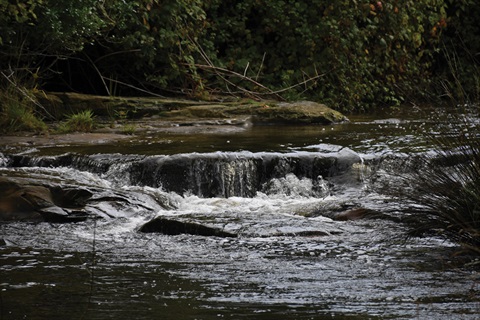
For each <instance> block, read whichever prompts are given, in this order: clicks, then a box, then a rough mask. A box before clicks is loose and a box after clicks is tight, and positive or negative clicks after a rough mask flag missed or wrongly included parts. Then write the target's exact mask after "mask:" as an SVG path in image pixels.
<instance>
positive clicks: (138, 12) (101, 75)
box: [0, 0, 480, 111]
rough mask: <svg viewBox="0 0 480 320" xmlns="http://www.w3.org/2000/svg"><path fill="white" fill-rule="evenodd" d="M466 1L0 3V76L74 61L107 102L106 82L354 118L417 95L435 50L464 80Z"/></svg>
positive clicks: (473, 31)
mask: <svg viewBox="0 0 480 320" xmlns="http://www.w3.org/2000/svg"><path fill="white" fill-rule="evenodd" d="M474 2H475V1H473V0H459V1H453V0H402V1H400V0H391V1H372V0H341V1H326V0H307V1H299V0H275V1H267V0H242V1H221V0H209V1H201V0H179V1H164V0H133V1H124V0H106V1H97V0H79V1H73V0H67V1H64V0H23V1H22V0H16V1H10V0H0V10H1V11H2V12H4V13H5V14H3V15H1V16H0V30H1V32H0V37H1V38H0V49H1V50H0V56H1V58H2V59H1V60H0V69H2V70H6V69H10V68H11V69H13V70H14V71H16V72H25V73H28V74H30V76H31V78H32V80H33V81H32V84H31V85H32V86H34V85H36V84H37V83H38V81H39V80H43V81H48V77H47V75H48V72H47V73H46V71H55V72H56V74H62V73H63V74H66V73H68V72H74V71H72V69H71V68H72V65H74V64H78V65H77V68H79V69H80V70H84V69H85V66H87V67H88V68H90V69H89V71H88V72H85V79H84V81H83V82H89V81H92V85H95V86H97V87H100V88H101V89H102V90H103V92H104V93H107V94H112V92H111V90H112V84H114V85H115V91H116V92H115V94H128V93H132V92H136V93H138V92H151V91H154V92H174V93H180V94H189V95H191V96H194V97H202V98H205V97H208V96H209V93H233V94H236V93H241V94H247V95H248V94H250V93H258V95H257V96H260V97H262V96H266V95H267V94H269V95H270V97H271V96H272V93H274V94H273V96H275V97H278V96H282V97H283V98H290V99H291V98H293V99H298V98H309V99H314V100H319V101H322V102H325V103H329V104H330V105H331V106H333V107H336V108H337V109H341V110H343V111H359V110H365V109H368V108H370V107H372V106H374V105H395V104H399V103H401V102H402V101H403V100H405V99H406V98H410V97H411V96H414V97H418V96H419V95H421V94H422V92H427V91H428V89H429V87H430V85H431V80H432V79H433V77H432V76H433V74H434V72H437V71H438V70H441V69H442V60H441V57H442V55H441V51H442V50H441V49H442V45H443V44H442V43H444V44H445V48H446V51H448V52H451V51H454V50H457V49H458V48H459V45H458V44H459V43H461V44H462V46H463V47H465V48H466V50H464V52H465V53H464V54H463V53H462V54H459V55H458V57H459V62H461V66H462V67H461V68H459V74H460V75H461V76H465V77H467V78H469V79H470V77H469V76H468V67H465V66H469V65H472V63H471V62H472V61H476V59H477V56H478V52H479V50H480V48H479V43H480V41H477V39H478V36H477V35H478V34H480V33H479V30H478V28H479V27H478V24H477V23H476V21H478V19H479V18H480V12H479V10H480V9H478V8H479V7H478V6H476V5H475V3H474ZM458 39H461V41H458ZM72 55H74V56H73V58H72V59H69V57H72ZM466 58H469V59H470V60H469V62H466V61H467V59H466ZM65 59H67V60H66V61H67V62H65ZM473 65H475V66H478V63H476V62H475V63H473ZM78 71H79V70H77V72H78ZM90 71H92V72H90ZM50 74H52V72H51V73H50ZM53 74H55V73H53ZM64 78H66V79H67V80H68V79H71V75H65V77H64ZM93 78H95V79H97V81H96V82H94V81H93V80H92V79H93ZM68 81H71V80H68ZM470 82H471V84H470V85H469V86H468V87H472V88H474V87H475V86H477V87H478V79H472V81H470ZM69 84H70V85H72V86H75V84H73V82H69ZM132 88H135V90H137V91H132ZM78 89H79V90H82V88H78ZM138 90H141V91H138ZM100 91H101V90H100Z"/></svg>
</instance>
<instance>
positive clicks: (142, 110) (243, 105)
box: [38, 93, 348, 124]
mask: <svg viewBox="0 0 480 320" xmlns="http://www.w3.org/2000/svg"><path fill="white" fill-rule="evenodd" d="M38 99H39V101H40V103H41V104H42V106H43V107H44V108H45V109H46V110H47V111H48V112H49V113H50V114H52V115H54V117H55V118H56V119H61V118H63V117H64V116H65V115H69V114H74V113H78V112H83V111H85V110H92V111H93V113H94V114H95V115H96V116H104V117H110V118H141V117H145V116H152V115H157V116H160V118H162V119H164V120H175V121H181V120H184V119H187V120H189V121H191V120H192V119H199V120H205V119H235V118H239V117H242V118H243V117H251V121H252V122H253V123H282V124H331V123H338V122H343V121H348V119H347V118H346V117H345V116H344V115H343V114H341V113H340V112H338V111H335V110H333V109H331V108H329V107H327V106H325V105H324V104H320V103H316V102H311V101H300V102H293V103H287V102H282V103H279V102H276V101H261V102H257V101H248V100H238V101H228V102H224V103H221V104H219V103H218V102H205V101H203V102H199V101H193V100H182V99H166V98H152V97H149V98H146V97H139V98H130V97H128V98H127V97H104V96H94V95H85V94H78V93H49V94H45V93H41V94H39V95H38Z"/></svg>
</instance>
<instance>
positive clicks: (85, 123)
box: [58, 110, 95, 133]
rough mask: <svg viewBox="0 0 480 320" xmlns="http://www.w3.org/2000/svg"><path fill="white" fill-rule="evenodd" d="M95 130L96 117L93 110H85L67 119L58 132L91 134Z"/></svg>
mask: <svg viewBox="0 0 480 320" xmlns="http://www.w3.org/2000/svg"><path fill="white" fill-rule="evenodd" d="M94 128H95V116H94V114H93V111H92V110H85V111H81V112H78V113H75V114H72V115H70V116H68V117H67V119H66V120H65V121H64V122H63V123H61V124H60V126H59V128H58V131H60V132H62V133H67V132H91V131H92V130H93V129H94Z"/></svg>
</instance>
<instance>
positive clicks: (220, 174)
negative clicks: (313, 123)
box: [9, 148, 363, 198]
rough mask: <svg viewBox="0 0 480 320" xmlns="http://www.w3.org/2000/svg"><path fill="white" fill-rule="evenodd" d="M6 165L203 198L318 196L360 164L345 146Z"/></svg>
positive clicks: (67, 157)
mask: <svg viewBox="0 0 480 320" xmlns="http://www.w3.org/2000/svg"><path fill="white" fill-rule="evenodd" d="M9 163H10V164H9V165H10V166H12V167H19V166H30V167H34V166H38V167H71V168H75V169H77V170H81V171H89V172H92V173H95V174H98V175H100V176H101V177H102V178H103V179H106V180H108V181H110V182H112V183H113V185H115V186H128V185H138V186H149V187H153V188H161V189H163V190H164V191H166V192H175V193H177V194H180V195H183V194H194V195H198V196H200V197H203V198H209V197H223V198H228V197H232V196H238V197H247V198H249V197H250V198H251V197H254V196H255V195H256V194H257V192H265V193H270V194H271V193H274V192H278V193H280V194H289V195H295V194H297V195H300V196H315V197H324V196H325V195H328V193H329V188H328V183H331V181H333V180H336V179H337V180H338V179H339V177H342V179H340V180H338V181H340V183H344V182H345V181H350V182H351V180H352V179H355V177H354V176H355V171H357V172H358V168H363V164H362V159H361V157H360V156H359V155H358V154H356V153H355V152H353V151H351V150H349V149H348V148H343V149H340V151H338V152H337V151H336V152H329V153H325V152H291V153H273V152H271V153H269V152H260V153H252V152H213V153H188V154H176V155H171V156H166V155H158V156H138V155H120V154H102V155H90V156H81V155H75V154H64V155H61V156H57V157H29V156H13V157H11V161H9ZM362 170H363V169H362ZM352 173H354V174H353V175H352Z"/></svg>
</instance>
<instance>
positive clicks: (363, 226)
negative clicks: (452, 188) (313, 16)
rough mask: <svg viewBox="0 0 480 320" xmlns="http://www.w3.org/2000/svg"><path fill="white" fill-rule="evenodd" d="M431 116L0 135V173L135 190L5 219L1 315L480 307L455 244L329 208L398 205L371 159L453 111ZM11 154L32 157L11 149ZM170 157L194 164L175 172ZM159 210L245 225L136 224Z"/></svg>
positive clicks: (242, 315) (320, 313) (397, 208)
mask: <svg viewBox="0 0 480 320" xmlns="http://www.w3.org/2000/svg"><path fill="white" fill-rule="evenodd" d="M434 118H435V117H434ZM431 119H432V116H431V114H430V113H425V112H423V111H420V110H417V109H415V108H413V107H412V109H411V110H408V111H407V112H404V113H395V114H377V115H368V116H366V115H365V116H353V117H351V120H352V121H351V122H350V123H347V124H339V125H333V126H302V127H289V126H281V127H279V126H253V127H251V126H248V127H235V126H232V127H230V126H224V127H222V128H220V129H218V128H213V129H212V128H211V127H205V128H187V129H184V130H183V131H182V130H177V129H176V128H172V129H171V130H167V131H164V132H161V133H158V132H154V131H152V132H145V133H143V134H142V135H139V136H136V137H132V138H131V139H130V140H127V141H122V142H121V143H120V142H117V143H105V144H102V145H85V144H80V145H56V146H51V145H50V146H46V147H41V146H6V147H3V148H4V150H3V156H2V157H0V164H1V166H0V175H2V176H7V177H28V178H29V179H34V180H37V181H41V180H48V181H51V182H55V183H59V184H65V185H77V186H85V187H88V188H95V189H96V190H100V189H101V190H108V191H109V192H115V193H116V194H121V195H122V196H124V197H126V198H128V199H130V203H132V205H131V206H128V207H125V206H123V207H116V206H115V205H111V204H105V205H104V206H103V207H92V208H91V210H92V211H95V213H96V214H98V215H99V216H101V217H102V218H101V219H89V220H87V221H84V222H78V223H72V224H53V223H3V224H0V239H4V241H5V245H3V246H0V254H1V255H0V290H1V292H0V294H1V295H0V309H1V310H0V319H1V320H7V319H8V320H10V319H12V320H13V319H15V320H16V319H478V318H479V316H480V302H479V301H480V296H479V290H480V288H479V282H480V276H479V274H478V273H477V271H475V269H471V268H469V267H468V266H462V265H461V264H458V263H457V261H456V260H457V258H456V255H455V252H456V246H455V244H453V243H450V242H448V241H446V240H443V239H439V238H435V237H422V238H417V237H407V232H408V228H407V226H405V225H403V224H402V223H399V222H397V221H396V220H395V219H364V220H355V221H334V220H332V219H330V218H329V213H330V212H331V211H339V210H341V209H342V208H356V207H362V208H369V209H373V210H377V211H380V212H382V213H385V214H387V215H388V216H389V217H398V216H400V215H402V214H404V212H403V211H402V203H398V202H396V201H395V199H391V198H389V197H387V196H385V195H383V194H381V192H378V190H377V189H375V190H377V191H373V189H372V188H371V186H370V184H371V181H370V180H369V173H370V171H371V170H370V168H369V166H370V163H373V162H374V160H375V159H378V158H381V157H384V156H386V155H389V156H393V157H394V158H395V157H399V158H402V157H404V156H405V153H406V152H408V153H418V152H425V151H428V150H429V148H430V147H429V145H428V144H426V142H425V139H424V137H423V135H422V134H419V132H422V131H423V132H427V133H435V132H437V131H438V130H439V128H438V126H441V127H442V128H445V127H448V128H451V129H449V130H447V131H448V132H449V133H450V134H451V135H452V136H453V137H454V134H455V130H457V127H456V126H455V125H452V123H451V122H449V121H448V117H446V118H442V119H447V120H445V121H438V119H436V121H434V122H432V121H431ZM447 135H448V134H447ZM65 154H68V155H69V156H65ZM72 154H73V155H74V156H72ZM13 156H16V157H17V158H18V157H26V158H22V161H19V163H20V164H18V163H17V165H15V166H13V165H8V164H7V161H6V160H5V161H3V160H2V159H7V158H8V157H13ZM60 157H63V158H62V159H67V160H68V163H69V165H64V163H65V162H61V161H56V159H58V158H60ZM325 159H326V160H325ZM332 159H333V160H332ZM327 160H328V161H327ZM2 161H3V162H2ZM62 161H65V160H62ZM272 161H273V162H275V168H274V169H271V170H270V169H269V170H270V171H268V170H267V169H265V168H266V167H269V164H270V163H271V162H272ZM329 161H330V162H329ZM266 163H268V165H266ZM319 163H320V164H321V165H320V164H319ZM328 163H331V166H330V167H325V168H323V167H322V168H318V167H319V166H327V164H328ZM167 164H168V166H167ZM398 164H399V165H401V162H398ZM174 165H178V166H180V167H181V168H186V167H188V168H189V170H190V171H189V174H188V178H185V177H181V178H178V176H174V178H171V177H170V176H169V170H170V171H171V170H173V169H172V168H177V167H175V166H174ZM139 168H140V169H139ZM261 168H263V169H261ZM334 169H335V170H334ZM261 170H264V171H262V172H260V171H261ZM318 170H320V171H318ZM383 170H384V171H385V170H386V169H383ZM267 171H268V172H267ZM380 172H382V171H380ZM267 173H268V175H267ZM380 174H381V173H380ZM385 174H388V172H386V173H385ZM175 177H177V178H175ZM252 177H253V178H252ZM172 179H173V180H172ZM175 179H177V180H179V181H174V180H175ZM134 204H136V205H134ZM145 208H148V210H146V209H145ZM159 216H161V217H168V218H172V219H180V220H185V221H186V220H188V221H194V222H197V223H204V224H209V225H212V226H216V227H221V228H222V229H223V230H226V231H229V232H232V233H235V234H237V235H238V237H235V238H223V237H206V236H198V235H187V234H180V235H164V234H159V233H142V232H139V229H140V227H141V226H142V225H143V224H145V223H146V222H148V221H150V220H151V219H153V218H155V217H159ZM308 232H310V233H308Z"/></svg>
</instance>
